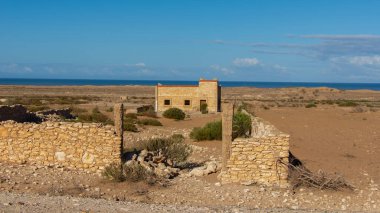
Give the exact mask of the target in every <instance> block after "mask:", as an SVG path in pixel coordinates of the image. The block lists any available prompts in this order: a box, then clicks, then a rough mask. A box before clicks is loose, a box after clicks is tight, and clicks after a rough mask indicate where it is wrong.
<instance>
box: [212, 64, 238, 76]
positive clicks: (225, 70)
mask: <svg viewBox="0 0 380 213" xmlns="http://www.w3.org/2000/svg"><path fill="white" fill-rule="evenodd" d="M210 68H211V69H213V70H216V71H220V72H222V73H223V74H224V75H230V74H234V73H235V72H234V71H233V70H231V69H228V68H226V67H221V66H219V65H211V66H210Z"/></svg>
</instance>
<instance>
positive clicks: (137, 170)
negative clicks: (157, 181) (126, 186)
mask: <svg viewBox="0 0 380 213" xmlns="http://www.w3.org/2000/svg"><path fill="white" fill-rule="evenodd" d="M123 175H124V178H125V180H128V181H132V182H138V181H143V180H149V179H151V178H153V177H154V173H153V172H150V171H148V170H146V169H145V168H144V167H143V166H141V165H140V164H138V163H132V164H125V165H124V166H123Z"/></svg>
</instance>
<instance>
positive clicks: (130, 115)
mask: <svg viewBox="0 0 380 213" xmlns="http://www.w3.org/2000/svg"><path fill="white" fill-rule="evenodd" d="M124 117H125V118H132V119H137V114H136V113H127V114H125V115H124Z"/></svg>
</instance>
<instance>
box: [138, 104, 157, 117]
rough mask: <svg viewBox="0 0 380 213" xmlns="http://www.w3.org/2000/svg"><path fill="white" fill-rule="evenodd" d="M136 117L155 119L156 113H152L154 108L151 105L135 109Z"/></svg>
mask: <svg viewBox="0 0 380 213" xmlns="http://www.w3.org/2000/svg"><path fill="white" fill-rule="evenodd" d="M137 115H138V116H147V117H151V118H157V115H156V112H155V111H154V107H153V106H151V105H148V106H142V107H139V108H137Z"/></svg>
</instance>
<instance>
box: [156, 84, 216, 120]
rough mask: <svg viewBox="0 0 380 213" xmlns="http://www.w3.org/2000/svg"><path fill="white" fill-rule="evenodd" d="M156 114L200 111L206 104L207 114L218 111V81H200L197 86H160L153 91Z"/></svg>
mask: <svg viewBox="0 0 380 213" xmlns="http://www.w3.org/2000/svg"><path fill="white" fill-rule="evenodd" d="M155 96H156V102H155V110H156V112H163V111H165V110H167V109H169V108H173V107H176V108H179V109H182V110H183V111H185V112H196V111H200V109H201V105H202V104H207V110H208V112H209V113H216V112H219V111H220V103H221V88H220V86H219V82H218V80H205V79H200V80H199V84H198V85H161V84H158V85H157V86H156V90H155Z"/></svg>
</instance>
